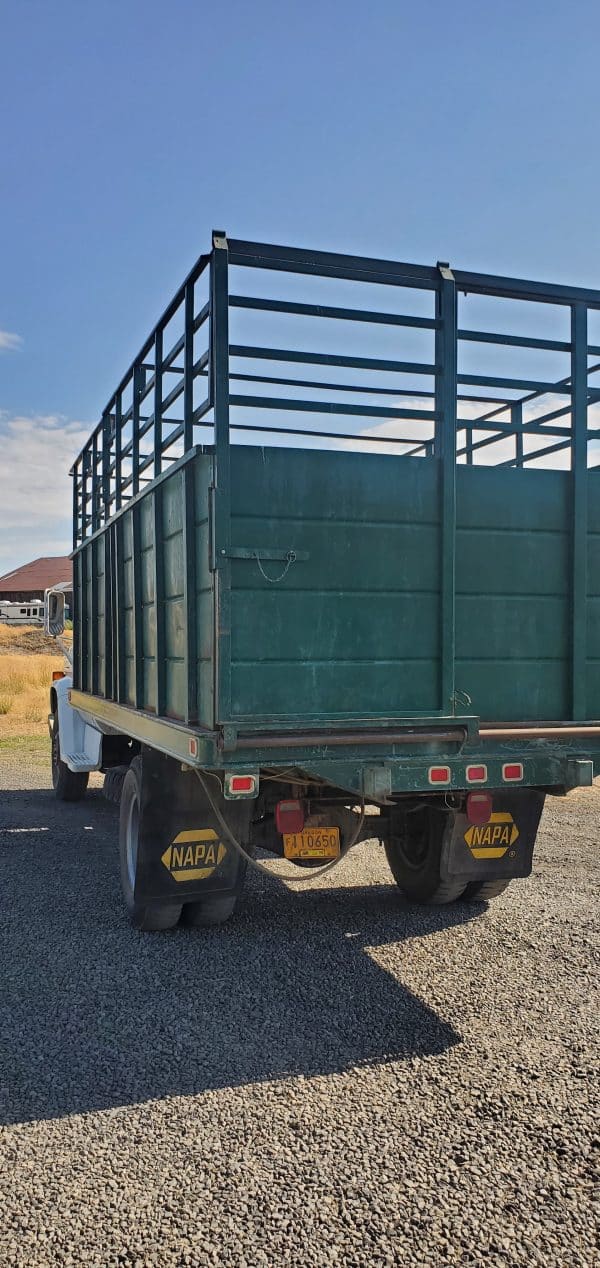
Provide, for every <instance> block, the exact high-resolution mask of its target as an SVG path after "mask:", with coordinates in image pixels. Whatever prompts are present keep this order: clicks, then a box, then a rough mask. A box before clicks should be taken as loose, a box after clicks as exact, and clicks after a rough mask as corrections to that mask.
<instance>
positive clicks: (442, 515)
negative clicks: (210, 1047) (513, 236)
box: [48, 232, 600, 929]
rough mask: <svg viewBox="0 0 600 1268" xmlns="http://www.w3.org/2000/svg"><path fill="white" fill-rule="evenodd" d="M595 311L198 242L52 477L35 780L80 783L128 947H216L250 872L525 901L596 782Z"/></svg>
mask: <svg viewBox="0 0 600 1268" xmlns="http://www.w3.org/2000/svg"><path fill="white" fill-rule="evenodd" d="M598 309H600V292H596V291H591V290H585V289H582V288H573V289H571V288H569V287H566V286H552V285H550V284H548V283H534V282H528V281H523V280H518V279H514V278H503V277H494V276H487V275H483V274H476V273H466V272H457V271H455V270H453V269H451V268H450V267H449V266H448V265H446V264H438V265H437V266H436V267H425V266H417V265H408V264H402V263H397V262H393V261H389V260H379V259H366V258H361V257H354V256H347V255H340V254H333V253H328V252H321V251H309V250H306V251H304V250H298V249H292V248H287V247H278V246H272V245H264V244H257V243H253V242H244V241H238V240H228V239H227V237H226V236H225V234H224V233H221V232H215V233H214V235H213V241H212V249H211V251H210V253H209V254H207V255H203V256H201V257H200V259H199V261H198V263H197V264H196V265H195V267H194V268H193V269H192V271H191V273H190V274H189V276H188V277H187V279H186V280H185V282H184V284H183V286H182V287H181V288H180V290H178V292H177V294H176V295H175V297H174V299H173V300H172V302H171V303H170V304H169V306H168V308H167V309H166V311H165V313H164V314H163V316H162V318H161V319H160V321H159V322H158V324H157V325H156V327H155V328H154V330H153V331H152V333H151V335H150V336H149V338H148V339H147V341H146V343H145V344H144V346H143V348H142V349H141V352H140V354H139V356H138V357H137V358H136V359H135V361H134V363H133V365H132V366H131V368H130V370H129V371H128V372H127V374H126V375H125V377H124V378H123V380H122V381H121V383H120V384H119V386H118V388H117V390H116V392H115V394H114V395H113V396H112V398H111V400H110V401H109V403H108V405H107V407H106V409H105V411H104V413H103V415H102V418H101V420H100V422H99V424H98V426H97V427H96V429H95V431H94V432H93V434H92V436H91V437H90V439H89V441H88V442H87V444H86V445H85V447H84V449H83V450H82V452H81V454H80V455H79V457H78V458H77V461H76V462H75V464H74V467H73V471H72V476H73V521H74V544H73V564H74V583H73V584H74V589H73V601H74V612H73V622H74V643H73V673H72V678H71V677H65V678H62V679H59V680H58V681H56V682H53V684H52V688H51V695H50V729H51V735H52V766H53V779H54V785H55V789H56V793H57V796H58V797H61V798H64V799H66V800H69V799H77V798H78V797H80V796H82V795H83V794H84V792H85V788H86V785H87V780H88V772H89V771H93V770H96V771H98V770H99V771H103V772H105V788H106V791H107V793H108V794H109V795H112V796H113V797H114V798H115V799H116V800H119V801H120V849H121V877H122V886H123V893H124V897H125V902H126V904H127V907H128V909H129V911H130V914H131V917H132V920H133V921H134V923H135V924H136V925H137V926H138V927H140V928H145V929H164V928H168V927H171V926H173V925H175V924H176V923H177V921H178V920H179V919H180V917H181V916H182V913H183V915H184V916H185V919H186V920H187V921H191V922H192V923H195V924H199V925H202V924H217V923H220V922H221V921H223V920H225V919H226V918H227V917H228V916H229V915H231V913H232V912H233V910H234V907H235V903H236V899H237V896H238V894H239V891H240V887H241V885H242V883H243V879H244V873H245V871H246V867H247V864H248V858H249V857H252V856H253V855H254V853H255V852H256V850H257V849H260V850H261V851H267V852H270V853H271V854H273V855H279V856H284V857H285V858H287V859H289V860H290V866H293V867H294V868H296V869H298V870H297V872H296V873H295V874H297V875H298V876H302V875H304V876H305V878H306V877H309V876H310V873H309V872H307V871H305V872H304V874H303V873H302V871H300V870H299V869H300V868H304V869H307V868H310V867H314V866H316V865H318V864H321V865H327V864H329V863H330V862H334V861H335V860H336V859H337V858H339V857H340V856H341V855H343V854H344V853H345V852H346V851H347V850H348V849H349V848H351V847H352V845H354V844H355V843H356V842H357V841H359V840H363V839H372V838H377V837H378V838H379V839H380V840H381V841H382V842H383V845H384V847H385V850H386V854H387V858H388V862H389V864H390V868H391V871H392V873H393V876H394V878H395V880H396V882H397V884H398V886H399V887H400V889H401V891H402V892H403V893H404V895H405V896H406V897H407V898H408V899H410V900H413V901H416V902H425V903H427V902H450V901H454V900H456V899H460V900H461V901H462V900H467V901H470V900H481V899H489V898H492V897H494V896H495V895H496V894H498V893H500V892H502V891H503V890H504V889H505V888H506V886H507V885H508V884H509V883H510V881H511V879H512V878H513V877H523V876H527V875H528V874H529V872H530V871H531V864H532V854H533V847H534V842H535V836H536V831H537V827H538V823H539V819H540V815H541V811H542V807H543V803H544V797H545V795H546V794H548V793H550V794H562V793H564V792H565V791H566V790H568V789H570V788H573V787H576V786H579V785H586V784H591V782H592V779H593V777H594V773H595V772H597V770H598V763H600V568H599V566H598V565H599V563H600V473H599V472H598V470H597V469H595V468H594V462H595V460H596V455H597V452H598V446H599V442H600V417H599V416H598V403H599V402H600V390H599V387H598V386H594V384H595V382H596V381H597V372H598V370H599V369H600V362H598V358H599V357H600V347H597V346H594V344H593V343H592V342H591V334H590V329H589V328H590V327H591V326H592V325H593V323H594V322H596V321H597V311H598ZM508 327H510V333H509V331H508ZM599 329H600V328H599ZM48 622H49V628H51V629H53V630H54V632H57V633H58V632H60V629H61V625H62V621H61V598H60V595H56V596H51V601H50V604H49V612H48ZM365 808H366V809H367V811H368V813H366V814H365Z"/></svg>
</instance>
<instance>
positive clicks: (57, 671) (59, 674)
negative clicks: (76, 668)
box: [52, 669, 67, 682]
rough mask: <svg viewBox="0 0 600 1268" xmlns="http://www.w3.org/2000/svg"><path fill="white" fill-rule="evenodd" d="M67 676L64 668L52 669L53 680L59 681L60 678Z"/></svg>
mask: <svg viewBox="0 0 600 1268" xmlns="http://www.w3.org/2000/svg"><path fill="white" fill-rule="evenodd" d="M66 676H67V675H66V674H65V672H64V670H63V669H53V670H52V681H53V682H58V680H59V678H66Z"/></svg>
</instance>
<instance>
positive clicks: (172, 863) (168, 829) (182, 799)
mask: <svg viewBox="0 0 600 1268" xmlns="http://www.w3.org/2000/svg"><path fill="white" fill-rule="evenodd" d="M208 778H211V777H210V776H208ZM212 782H213V783H214V789H215V793H216V794H218V786H217V782H216V781H215V780H214V779H213V781H212ZM219 809H220V810H221V813H222V814H223V816H224V818H225V819H226V822H227V824H228V825H229V827H230V829H231V831H232V833H233V835H234V836H235V837H236V839H237V840H238V841H241V843H242V845H244V846H246V845H247V842H248V838H249V828H250V815H251V813H252V803H251V802H243V801H241V802H230V801H224V800H222V799H221V798H219ZM245 871H246V865H245V863H244V861H243V859H240V857H239V855H238V853H237V851H236V850H234V848H233V846H232V845H231V843H230V842H229V841H228V840H227V838H226V837H225V836H224V833H223V831H222V829H221V828H220V827H219V824H218V822H217V820H216V819H215V816H214V812H213V811H212V809H211V807H210V805H209V803H208V801H207V799H206V795H205V793H204V789H203V788H202V785H201V783H200V780H199V779H198V778H197V776H196V775H195V774H194V772H193V771H191V770H182V769H181V765H180V763H178V762H176V761H174V760H173V759H172V758H169V757H165V756H164V755H163V754H162V753H157V752H154V751H153V750H152V749H144V750H143V753H142V805H141V814H140V825H139V845H138V864H137V873H136V885H135V900H136V902H140V903H146V902H151V901H153V900H156V899H161V900H164V899H165V898H171V899H174V900H176V901H178V902H185V903H187V902H196V901H198V900H199V899H202V898H206V897H208V896H209V895H212V894H219V895H222V896H225V895H230V896H233V895H234V894H237V893H239V891H240V890H241V888H242V885H243V882H244V875H245Z"/></svg>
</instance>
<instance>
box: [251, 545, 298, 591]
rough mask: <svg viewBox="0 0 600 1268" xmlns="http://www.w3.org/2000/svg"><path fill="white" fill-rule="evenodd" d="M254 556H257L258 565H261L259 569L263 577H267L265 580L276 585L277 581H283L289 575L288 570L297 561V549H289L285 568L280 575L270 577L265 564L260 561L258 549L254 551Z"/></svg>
mask: <svg viewBox="0 0 600 1268" xmlns="http://www.w3.org/2000/svg"><path fill="white" fill-rule="evenodd" d="M254 558H255V560H256V562H257V564H258V567H259V569H260V572H261V576H263V577H264V579H265V581H268V582H269V584H270V585H272V586H276V585H277V583H278V582H279V581H283V578H284V577H286V576H287V574H288V572H289V570H290V568H291V566H292V564H294V563H295V562H296V551H295V550H288V553H287V555H286V557H285V558H286V565H285V568H284V570H283V572H281V573H280V574H279V576H278V577H268V576H267V574H266V572H265V570H264V568H263V566H262V563H261V561H260V555H259V553H258V551H257V550H255V551H254Z"/></svg>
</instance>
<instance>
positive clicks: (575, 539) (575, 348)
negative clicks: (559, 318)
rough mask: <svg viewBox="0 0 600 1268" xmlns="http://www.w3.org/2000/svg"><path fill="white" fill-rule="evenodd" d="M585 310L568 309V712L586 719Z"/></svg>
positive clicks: (578, 306)
mask: <svg viewBox="0 0 600 1268" xmlns="http://www.w3.org/2000/svg"><path fill="white" fill-rule="evenodd" d="M587 357H588V352H587V308H586V306H585V304H581V303H580V304H573V305H572V307H571V401H572V405H571V419H572V423H571V430H572V444H571V455H572V456H571V576H572V589H571V712H572V718H573V721H574V722H579V721H584V719H585V718H586V675H587V548H588V474H587V397H588V390H587Z"/></svg>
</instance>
